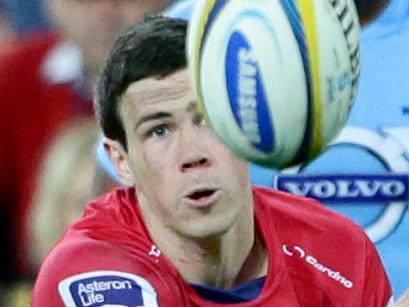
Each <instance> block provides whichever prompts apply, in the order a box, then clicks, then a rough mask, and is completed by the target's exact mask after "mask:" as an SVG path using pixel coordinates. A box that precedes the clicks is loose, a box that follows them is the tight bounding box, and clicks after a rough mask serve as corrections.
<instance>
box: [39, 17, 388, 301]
mask: <svg viewBox="0 0 409 307" xmlns="http://www.w3.org/2000/svg"><path fill="white" fill-rule="evenodd" d="M185 36H186V22H184V21H181V20H174V19H169V18H163V17H152V18H150V19H147V20H145V21H144V22H142V23H140V24H138V25H136V26H135V27H133V28H132V29H130V30H128V31H127V32H125V33H124V34H123V35H122V36H120V37H119V39H118V40H117V41H116V43H115V45H114V47H113V51H112V52H111V54H110V56H109V59H108V61H107V64H106V66H105V69H104V71H103V73H102V76H101V79H100V82H99V86H98V95H97V99H96V101H97V102H96V109H97V112H98V116H99V121H100V124H101V126H102V129H103V132H104V134H105V136H106V137H107V139H106V141H105V147H106V149H107V150H108V152H109V155H110V157H111V159H112V161H113V162H114V165H115V167H116V170H117V172H118V174H119V176H120V177H121V179H122V181H123V182H125V183H127V184H128V185H129V186H130V188H127V189H118V190H115V191H113V192H111V193H109V194H107V195H104V196H102V197H101V198H98V199H97V200H95V201H94V202H92V203H91V204H90V205H89V207H88V208H87V209H86V211H85V214H84V215H83V217H82V218H81V219H80V220H79V221H78V222H77V223H75V224H74V225H72V226H71V227H70V228H69V229H68V231H67V232H66V234H65V235H64V237H63V239H62V240H61V241H60V242H59V243H58V244H57V246H56V247H54V248H53V250H52V251H51V253H50V254H49V255H48V257H47V258H46V260H45V262H44V264H43V267H42V269H41V270H40V273H39V276H38V279H37V283H36V287H35V290H34V294H33V306H53V307H54V306H63V305H64V304H65V306H102V305H118V306H119V305H120V306H224V304H240V303H244V302H246V303H245V304H244V305H245V306H342V307H345V306H386V305H387V304H388V302H389V301H390V298H391V288H390V285H389V282H388V279H387V277H386V275H385V272H384V270H383V268H382V265H381V263H380V260H379V257H378V255H377V253H376V250H375V248H374V246H373V245H372V244H371V242H370V241H369V240H368V239H367V237H366V236H365V235H364V233H363V232H362V231H361V230H360V228H359V227H358V226H356V225H354V224H352V223H351V222H350V221H349V220H347V219H345V218H343V217H341V216H339V215H338V214H335V213H332V212H330V211H328V210H327V209H325V208H324V207H322V206H321V205H320V204H319V203H317V202H315V201H313V200H310V199H306V198H300V197H296V196H291V195H289V194H285V193H281V192H277V191H272V190H267V189H263V188H257V187H253V188H252V187H251V186H250V183H249V177H248V173H247V164H246V162H245V161H242V160H240V159H239V158H237V157H236V156H235V155H234V154H233V153H232V152H231V151H230V150H229V149H227V148H226V147H225V146H224V145H223V144H222V143H221V142H220V141H219V139H218V138H217V137H216V135H215V133H214V131H213V130H212V128H211V127H209V126H208V125H207V123H206V122H205V121H204V119H203V117H202V116H201V115H200V114H198V112H197V110H196V108H195V100H196V98H195V95H194V93H193V90H192V87H191V85H190V80H189V75H188V72H187V70H186V60H185V53H184V51H185Z"/></svg>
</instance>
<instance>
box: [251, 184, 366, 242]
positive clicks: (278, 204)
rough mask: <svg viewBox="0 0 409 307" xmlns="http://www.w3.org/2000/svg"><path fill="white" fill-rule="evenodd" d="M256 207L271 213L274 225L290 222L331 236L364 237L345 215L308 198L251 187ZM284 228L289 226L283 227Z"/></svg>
mask: <svg viewBox="0 0 409 307" xmlns="http://www.w3.org/2000/svg"><path fill="white" fill-rule="evenodd" d="M254 196H255V203H256V210H259V211H262V212H265V213H264V214H263V215H265V214H268V215H272V216H273V217H272V218H273V219H274V223H275V224H286V225H291V226H292V227H293V228H295V229H297V230H300V229H302V230H304V231H308V230H310V231H312V232H314V233H323V232H328V231H330V233H328V234H331V236H334V235H340V236H342V237H343V236H351V239H352V237H354V238H355V237H356V236H358V237H360V238H361V239H363V240H366V235H365V234H364V231H363V230H362V228H361V227H360V226H359V225H358V224H356V223H355V222H353V221H352V220H351V219H349V218H348V217H346V216H344V215H341V214H339V213H337V212H335V211H333V210H331V209H329V208H327V207H325V206H324V205H323V204H322V203H320V202H319V201H317V200H314V199H312V198H307V197H301V196H297V195H293V194H290V193H286V192H282V191H277V190H272V189H268V188H262V187H255V188H254ZM285 228H286V229H288V228H289V227H285Z"/></svg>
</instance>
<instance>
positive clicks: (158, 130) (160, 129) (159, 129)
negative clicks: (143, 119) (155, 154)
mask: <svg viewBox="0 0 409 307" xmlns="http://www.w3.org/2000/svg"><path fill="white" fill-rule="evenodd" d="M169 132H170V129H169V127H168V126H166V125H164V124H162V125H159V126H155V127H153V128H151V129H149V130H148V131H147V132H146V137H148V138H150V137H154V138H161V137H164V136H166V135H168V134H169Z"/></svg>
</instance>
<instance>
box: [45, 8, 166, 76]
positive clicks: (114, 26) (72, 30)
mask: <svg viewBox="0 0 409 307" xmlns="http://www.w3.org/2000/svg"><path fill="white" fill-rule="evenodd" d="M48 1H49V4H50V11H51V14H52V15H53V17H55V20H56V22H57V25H58V26H59V28H60V29H61V30H62V32H63V33H64V34H65V35H66V36H67V37H68V38H70V39H72V40H73V41H75V42H76V43H77V44H78V45H79V46H80V48H81V50H82V52H83V56H84V63H85V66H86V70H87V73H88V74H91V75H93V74H96V73H97V72H98V69H99V66H100V65H101V63H103V60H104V58H105V56H106V54H107V53H108V51H109V49H110V48H111V46H112V44H113V40H114V38H115V37H116V35H117V34H118V32H119V31H121V30H123V29H124V28H126V27H128V26H130V25H132V24H134V23H135V22H137V21H138V20H139V19H140V18H141V17H142V16H143V15H145V14H147V13H157V12H160V11H162V10H163V9H165V8H166V7H167V6H168V5H169V4H170V3H171V0H48ZM91 77H92V76H91Z"/></svg>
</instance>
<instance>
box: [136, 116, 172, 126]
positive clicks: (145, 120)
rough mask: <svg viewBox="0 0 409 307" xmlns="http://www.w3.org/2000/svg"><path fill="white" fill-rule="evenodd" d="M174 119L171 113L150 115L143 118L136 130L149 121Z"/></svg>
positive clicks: (137, 124)
mask: <svg viewBox="0 0 409 307" xmlns="http://www.w3.org/2000/svg"><path fill="white" fill-rule="evenodd" d="M168 117H172V114H170V113H169V112H157V113H152V114H148V115H146V116H143V117H142V118H141V119H140V120H138V122H137V123H136V124H135V130H137V129H138V128H139V126H141V125H142V124H143V123H146V122H148V121H152V120H156V119H161V118H168Z"/></svg>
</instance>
